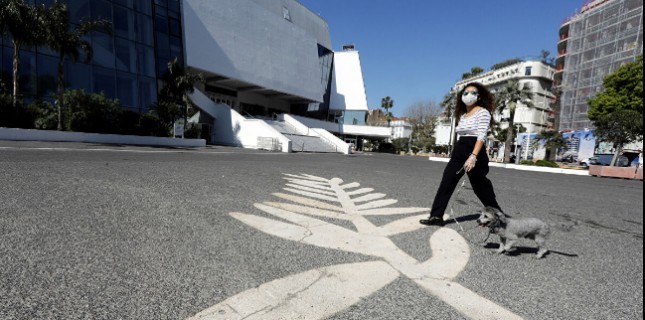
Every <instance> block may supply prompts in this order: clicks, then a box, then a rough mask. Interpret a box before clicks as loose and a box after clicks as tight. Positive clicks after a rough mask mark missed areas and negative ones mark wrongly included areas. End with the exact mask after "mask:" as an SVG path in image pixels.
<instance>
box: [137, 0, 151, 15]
mask: <svg viewBox="0 0 645 320" xmlns="http://www.w3.org/2000/svg"><path fill="white" fill-rule="evenodd" d="M134 10H137V11H139V12H141V13H145V14H147V15H151V14H152V2H150V1H148V0H137V1H135V2H134Z"/></svg>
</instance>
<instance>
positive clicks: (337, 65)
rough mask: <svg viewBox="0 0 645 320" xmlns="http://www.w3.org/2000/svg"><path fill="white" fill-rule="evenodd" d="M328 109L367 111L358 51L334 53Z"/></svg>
mask: <svg viewBox="0 0 645 320" xmlns="http://www.w3.org/2000/svg"><path fill="white" fill-rule="evenodd" d="M329 109H332V110H359V111H366V112H367V111H368V109H369V108H368V106H367V95H366V93H365V83H364V81H363V70H362V68H361V59H360V56H359V54H358V51H343V52H335V53H334V77H333V79H332V92H331V97H330V105H329Z"/></svg>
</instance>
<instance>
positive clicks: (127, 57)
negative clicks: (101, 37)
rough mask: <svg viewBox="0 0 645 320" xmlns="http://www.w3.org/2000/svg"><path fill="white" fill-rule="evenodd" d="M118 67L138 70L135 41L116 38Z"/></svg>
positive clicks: (132, 70) (125, 69)
mask: <svg viewBox="0 0 645 320" xmlns="http://www.w3.org/2000/svg"><path fill="white" fill-rule="evenodd" d="M114 43H115V49H116V68H117V69H118V70H121V71H128V72H132V73H135V72H137V67H136V66H137V53H136V50H135V46H134V42H132V41H129V40H125V39H120V38H116V39H115V40H114Z"/></svg>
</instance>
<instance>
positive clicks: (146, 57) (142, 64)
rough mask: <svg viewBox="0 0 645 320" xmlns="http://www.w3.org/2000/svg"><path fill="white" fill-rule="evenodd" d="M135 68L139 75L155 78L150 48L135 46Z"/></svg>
mask: <svg viewBox="0 0 645 320" xmlns="http://www.w3.org/2000/svg"><path fill="white" fill-rule="evenodd" d="M137 68H138V70H137V71H138V73H139V74H141V75H145V76H148V77H154V76H155V53H154V50H153V49H152V47H148V46H144V45H141V44H137Z"/></svg>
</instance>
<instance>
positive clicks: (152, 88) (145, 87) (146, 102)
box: [139, 78, 157, 112]
mask: <svg viewBox="0 0 645 320" xmlns="http://www.w3.org/2000/svg"><path fill="white" fill-rule="evenodd" d="M156 101H157V87H156V85H155V80H154V79H146V78H141V79H139V107H140V108H141V111H142V112H146V111H148V109H149V108H150V105H151V104H153V103H155V102H156Z"/></svg>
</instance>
